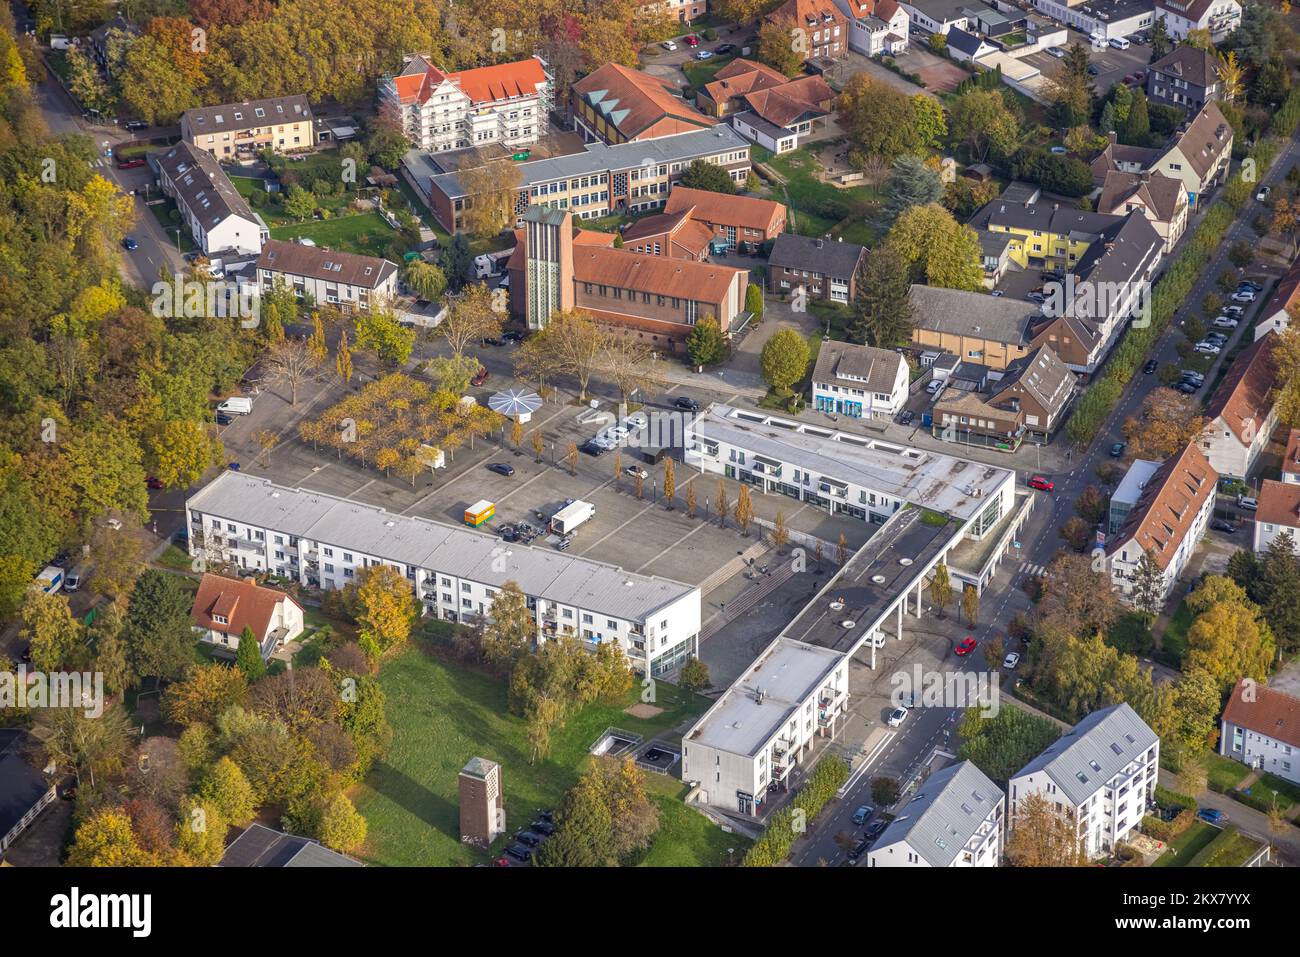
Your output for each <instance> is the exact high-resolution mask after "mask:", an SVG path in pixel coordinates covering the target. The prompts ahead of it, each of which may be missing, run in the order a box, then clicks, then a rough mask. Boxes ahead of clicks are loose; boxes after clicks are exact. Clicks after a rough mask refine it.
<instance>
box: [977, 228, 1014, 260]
mask: <svg viewBox="0 0 1300 957" xmlns="http://www.w3.org/2000/svg"><path fill="white" fill-rule="evenodd" d="M975 235H976V237H977V238H978V239H979V241H980V252H981V253H983V254H984V255H985V256H992V257H993V258H994V259H1001V258H1002V253H1003V251H1004V250H1005V249H1006V248H1007V247H1008V246H1010V245H1011V240H1013V239H1015V235H1014V234H1013V233H991V232H989V231H988V230H987V229H981V230H979V231H978V232H977V233H975Z"/></svg>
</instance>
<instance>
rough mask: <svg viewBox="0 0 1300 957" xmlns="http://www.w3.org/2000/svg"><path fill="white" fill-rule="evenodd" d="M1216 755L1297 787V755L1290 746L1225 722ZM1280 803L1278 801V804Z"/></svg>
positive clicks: (1299, 762) (1299, 761) (1299, 773)
mask: <svg viewBox="0 0 1300 957" xmlns="http://www.w3.org/2000/svg"><path fill="white" fill-rule="evenodd" d="M1222 725H1223V730H1222V734H1221V735H1220V737H1219V753H1220V754H1222V755H1223V756H1224V757H1229V758H1232V759H1233V760H1236V761H1240V762H1241V763H1242V764H1246V765H1249V766H1250V767H1252V768H1255V769H1257V770H1260V771H1267V772H1268V773H1269V774H1276V775H1277V776H1278V777H1280V778H1283V779H1284V780H1287V781H1290V782H1291V783H1292V784H1300V755H1298V754H1297V751H1298V750H1300V749H1297V748H1296V747H1295V746H1294V745H1291V744H1288V743H1287V742H1285V741H1279V740H1278V739H1277V738H1271V737H1269V736H1268V735H1267V734H1260V733H1259V732H1258V731H1251V730H1250V729H1249V728H1243V727H1240V726H1238V725H1235V724H1232V723H1231V722H1229V721H1227V720H1225V721H1223V722H1222ZM1279 803H1280V802H1279Z"/></svg>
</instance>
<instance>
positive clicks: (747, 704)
mask: <svg viewBox="0 0 1300 957" xmlns="http://www.w3.org/2000/svg"><path fill="white" fill-rule="evenodd" d="M843 661H844V656H843V655H841V654H839V653H838V652H835V651H831V650H829V649H826V648H815V647H813V646H812V645H806V644H804V643H803V642H799V641H792V640H791V639H789V638H778V639H777V640H776V641H774V642H773V643H772V644H771V645H769V646H768V649H767V650H766V651H765V652H764V653H763V654H762V655H760V656H759V658H758V659H757V660H756V661H755V662H754V663H753V664H752V665H750V666H749V668H747V669H746V670H745V673H744V674H743V675H741V676H740V678H738V679H737V680H736V682H735V684H733V685H732V686H731V687H730V688H728V689H727V691H726V693H725V694H724V695H723V696H722V697H721V698H719V699H718V703H717V704H715V705H714V706H713V707H712V708H710V709H709V710H708V711H707V712H706V713H705V714H704V716H703V717H702V718H701V719H700V720H699V722H698V723H696V725H695V727H694V728H692V729H691V730H690V732H689V733H688V734H687V736H686V738H685V742H686V743H687V744H688V745H689V744H701V745H704V746H706V747H710V748H717V749H718V750H720V751H726V752H728V753H730V754H743V755H752V754H754V753H756V752H757V751H758V749H759V748H761V747H762V746H763V745H764V744H766V743H767V742H768V741H769V740H770V739H771V737H772V736H773V735H774V734H776V733H777V732H778V731H779V730H780V729H781V728H782V727H783V726H784V725H785V723H786V722H787V721H788V720H789V719H790V716H791V715H792V714H794V713H795V712H796V711H797V710H798V709H799V708H801V707H802V706H803V703H804V702H805V701H807V700H808V697H809V695H811V694H813V693H814V692H815V691H816V690H817V688H818V686H820V685H821V684H822V682H824V681H825V680H826V677H827V676H828V675H829V674H830V673H831V672H832V671H833V670H834V669H835V668H836V667H837V666H838V665H840V664H841V663H842V662H843ZM760 691H761V693H762V700H761V701H760V700H759V695H760Z"/></svg>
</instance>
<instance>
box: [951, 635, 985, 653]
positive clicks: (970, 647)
mask: <svg viewBox="0 0 1300 957" xmlns="http://www.w3.org/2000/svg"><path fill="white" fill-rule="evenodd" d="M978 644H979V642H978V641H976V640H975V638H974V637H973V636H972V635H967V636H966V637H965V638H963V639H962V640H961V644H959V645H958V646H957V647H956V648H954V649H953V651H955V652H957V654H958V656H962V655H969V654H970V653H971V652H972V651H974V650H975V646H976V645H978Z"/></svg>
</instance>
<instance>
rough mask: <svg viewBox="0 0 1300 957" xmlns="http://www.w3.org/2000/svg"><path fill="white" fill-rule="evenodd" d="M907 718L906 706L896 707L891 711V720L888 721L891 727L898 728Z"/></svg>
mask: <svg viewBox="0 0 1300 957" xmlns="http://www.w3.org/2000/svg"><path fill="white" fill-rule="evenodd" d="M906 720H907V709H906V708H895V709H894V710H893V711H891V712H890V713H889V720H888V721H887V722H886V724H888V725H889V726H890V727H891V728H897V727H898V726H899V725H901V724H902V723H903V722H904V721H906Z"/></svg>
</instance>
